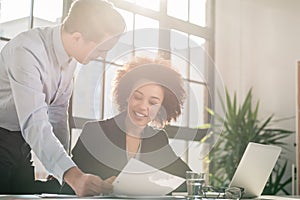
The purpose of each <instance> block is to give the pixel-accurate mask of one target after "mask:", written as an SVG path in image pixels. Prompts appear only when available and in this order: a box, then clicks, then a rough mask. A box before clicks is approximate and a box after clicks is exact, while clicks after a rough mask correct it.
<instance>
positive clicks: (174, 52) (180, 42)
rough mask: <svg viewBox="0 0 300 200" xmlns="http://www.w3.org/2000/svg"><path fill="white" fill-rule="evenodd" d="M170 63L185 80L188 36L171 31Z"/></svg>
mask: <svg viewBox="0 0 300 200" xmlns="http://www.w3.org/2000/svg"><path fill="white" fill-rule="evenodd" d="M170 40H171V44H170V47H171V61H172V64H173V65H174V66H175V67H176V68H177V69H178V71H179V72H180V73H181V75H182V76H183V78H187V72H188V61H187V59H186V58H187V57H188V34H186V33H183V32H180V31H176V30H171V38H170Z"/></svg>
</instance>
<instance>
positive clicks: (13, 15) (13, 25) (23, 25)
mask: <svg viewBox="0 0 300 200" xmlns="http://www.w3.org/2000/svg"><path fill="white" fill-rule="evenodd" d="M0 2H1V8H0V9H1V10H0V13H1V14H0V33H1V32H2V33H1V35H2V36H3V37H7V38H12V37H14V36H15V35H17V34H18V33H20V32H23V31H24V30H28V28H29V14H30V5H31V0H1V1H0ZM16 5H17V6H16Z"/></svg>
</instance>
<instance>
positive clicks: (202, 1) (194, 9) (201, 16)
mask: <svg viewBox="0 0 300 200" xmlns="http://www.w3.org/2000/svg"><path fill="white" fill-rule="evenodd" d="M206 3H207V0H190V15H189V16H190V18H189V19H190V22H191V23H193V24H196V25H199V26H202V27H205V26H206Z"/></svg>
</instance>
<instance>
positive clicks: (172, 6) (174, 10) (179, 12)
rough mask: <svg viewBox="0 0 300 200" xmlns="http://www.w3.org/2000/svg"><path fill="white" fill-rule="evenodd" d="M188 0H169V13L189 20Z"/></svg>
mask: <svg viewBox="0 0 300 200" xmlns="http://www.w3.org/2000/svg"><path fill="white" fill-rule="evenodd" d="M188 2H189V1H187V0H168V5H167V14H168V15H169V16H172V17H176V18H178V19H182V20H184V21H187V20H188Z"/></svg>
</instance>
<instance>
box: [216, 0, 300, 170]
mask: <svg viewBox="0 0 300 200" xmlns="http://www.w3.org/2000/svg"><path fill="white" fill-rule="evenodd" d="M215 28H216V34H215V39H216V40H215V61H216V66H217V67H218V69H219V70H220V73H221V76H222V78H223V81H224V84H225V85H226V86H227V87H228V89H229V91H230V93H231V94H233V92H234V91H236V92H237V96H238V98H239V99H240V100H243V99H244V98H245V95H246V93H247V92H248V90H249V89H250V88H251V87H252V88H253V94H254V99H255V100H259V101H260V113H259V115H260V117H261V119H265V117H267V116H269V115H271V114H274V115H275V118H276V119H281V118H290V119H288V120H285V121H282V122H279V123H278V124H276V126H277V127H280V128H286V129H290V130H294V131H295V130H296V124H295V123H296V120H295V115H296V66H297V61H298V60H300V1H299V0H216V27H215ZM287 141H288V142H289V143H290V145H289V149H290V152H288V155H287V156H288V157H289V159H290V161H291V163H295V162H296V155H295V148H294V146H293V144H294V142H295V135H293V136H292V137H290V138H289V139H287ZM291 163H290V164H291ZM289 169H290V172H289V173H291V166H289Z"/></svg>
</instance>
